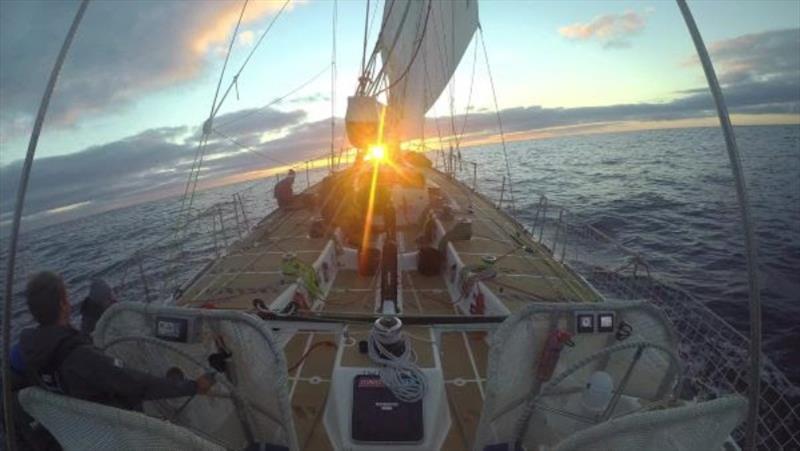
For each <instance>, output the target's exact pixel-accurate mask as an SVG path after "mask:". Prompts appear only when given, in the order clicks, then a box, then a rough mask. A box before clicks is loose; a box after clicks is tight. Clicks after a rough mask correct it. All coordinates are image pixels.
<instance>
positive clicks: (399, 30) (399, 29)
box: [369, 1, 413, 96]
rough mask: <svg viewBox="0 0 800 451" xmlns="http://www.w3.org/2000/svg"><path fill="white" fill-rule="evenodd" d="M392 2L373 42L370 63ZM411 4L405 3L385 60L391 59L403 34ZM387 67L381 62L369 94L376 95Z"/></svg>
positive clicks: (377, 46) (384, 28)
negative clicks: (373, 48) (373, 46)
mask: <svg viewBox="0 0 800 451" xmlns="http://www.w3.org/2000/svg"><path fill="white" fill-rule="evenodd" d="M394 4H395V1H392V4H391V5H390V7H389V8H390V9H389V12H388V13H387V14H386V15H385V16H384V21H383V25H382V26H381V32H380V34H379V35H378V41H377V42H376V43H375V50H373V52H372V57H371V58H370V60H371V61H370V62H371V63H372V64H374V62H375V59H376V57H377V52H378V50H379V47H380V42H381V40H382V39H381V37H382V36H383V32H384V31H385V30H386V20H385V19H386V18H388V17H390V16H391V12H392V10H391V8H392V7H394ZM412 4H413V2H408V3H406V9H405V11H403V18H402V19H400V24H399V25H398V26H397V31H396V32H395V34H394V39H392V45H391V46H390V47H389V48H388V52H387V55H386V59H387V60H389V59H391V57H392V54H393V53H394V49H395V47H396V46H397V42H398V41H399V40H400V35H401V34H403V27H404V26H405V23H406V19H408V13H409V12H410V11H411V5H412ZM387 67H388V65H387V64H383V65H382V66H381V70H380V71H378V75H376V76H375V80H373V82H372V85H371V86H370V87H369V91H370V92H371V95H373V96H374V95H377V94H376V93H375V91H376V90H377V89H378V86H379V84H380V80H381V78H382V77H383V76H384V74H385V73H386V68H387Z"/></svg>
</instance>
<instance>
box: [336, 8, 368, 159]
mask: <svg viewBox="0 0 800 451" xmlns="http://www.w3.org/2000/svg"><path fill="white" fill-rule="evenodd" d="M367 13H369V5H367ZM338 15H339V8H338V0H333V18H332V19H331V29H332V31H333V36H332V37H331V166H330V172H331V173H333V160H334V158H335V156H334V154H335V150H334V147H335V140H336V22H337V20H338V19H339V17H338ZM361 64H362V66H363V64H364V61H363V57H362V62H361ZM362 70H363V67H362Z"/></svg>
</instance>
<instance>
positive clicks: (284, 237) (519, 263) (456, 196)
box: [179, 170, 598, 450]
mask: <svg viewBox="0 0 800 451" xmlns="http://www.w3.org/2000/svg"><path fill="white" fill-rule="evenodd" d="M425 175H426V176H427V178H428V181H429V182H428V183H429V184H433V185H435V186H438V187H439V188H440V189H441V190H442V192H443V193H444V194H445V195H446V196H447V197H448V198H449V201H450V202H451V204H452V206H453V207H454V208H453V210H454V215H453V218H450V220H449V221H446V220H442V221H441V222H442V224H443V226H444V227H445V228H447V227H450V226H452V225H453V224H454V221H455V220H456V219H457V218H462V219H463V218H468V219H470V220H471V221H472V227H473V230H472V231H473V234H472V238H471V239H470V240H465V241H452V242H451V244H452V246H453V248H454V250H455V251H456V252H457V253H458V255H459V257H460V258H461V260H462V261H463V262H464V264H466V265H478V264H480V263H481V261H482V259H483V258H484V257H486V256H494V257H497V258H498V261H497V263H496V264H495V269H496V270H497V276H496V277H495V278H494V279H491V280H487V281H485V284H486V285H487V287H489V288H490V289H491V290H492V291H493V292H494V293H496V295H497V296H498V298H499V299H501V300H502V302H503V304H504V305H505V306H506V307H507V308H508V309H509V310H510V311H515V310H517V309H519V308H520V307H522V306H523V305H524V304H525V303H526V302H529V301H531V300H535V301H542V300H545V301H551V302H592V301H596V300H598V297H597V295H596V294H595V293H594V292H593V291H592V290H591V288H590V287H589V286H588V285H587V284H586V283H585V282H584V281H583V280H582V279H580V278H578V277H577V276H575V275H574V273H573V272H572V271H571V270H569V269H568V268H566V267H564V266H563V265H561V264H559V263H557V262H556V260H555V259H554V258H553V257H552V256H551V254H550V253H549V251H547V250H546V249H544V248H543V247H542V246H540V245H538V244H537V243H535V242H533V241H532V240H531V239H530V238H529V237H528V235H527V234H525V233H524V231H523V229H522V228H521V227H520V226H519V225H518V224H517V223H516V222H515V221H514V220H513V219H511V218H510V217H509V216H507V215H506V214H505V213H504V212H502V211H500V210H498V209H496V208H495V207H494V205H492V204H491V203H490V202H489V201H488V200H487V199H485V198H483V197H481V196H479V195H476V194H474V193H472V192H471V191H470V190H469V189H467V188H466V187H464V186H463V185H461V184H458V183H454V182H453V181H451V179H449V178H447V177H446V176H444V175H443V174H441V173H439V172H436V171H433V170H428V171H426V174H425ZM315 189H316V187H312V188H311V190H312V191H313V190H315ZM398 214H402V213H401V212H399V213H398ZM316 216H317V212H314V211H311V210H308V209H302V210H291V211H283V210H278V211H276V212H273V213H272V214H270V215H269V216H267V217H266V218H265V219H264V220H262V221H261V223H259V224H258V226H256V227H255V228H254V229H253V231H252V232H251V233H250V234H249V235H248V236H247V237H245V238H244V239H242V240H241V241H240V242H238V243H236V244H234V245H233V246H232V247H231V249H230V251H229V252H228V254H227V255H225V256H222V257H220V258H218V259H217V260H216V261H215V262H214V264H213V265H211V266H210V267H208V268H207V269H206V270H205V271H204V272H203V273H202V274H201V275H199V276H198V277H196V278H195V280H194V281H193V282H192V283H191V284H190V285H189V286H188V288H187V289H186V290H185V291H184V293H183V295H182V297H181V299H180V301H179V304H181V305H184V306H194V307H199V306H203V307H214V308H224V309H239V310H252V309H253V299H255V298H259V299H262V300H264V301H265V303H266V304H267V305H269V304H270V302H271V301H272V300H273V299H275V298H276V297H277V296H278V295H279V294H280V293H281V292H282V291H284V290H285V289H286V288H287V287H288V286H289V285H290V284H291V283H292V282H293V281H290V280H287V277H285V276H283V275H282V273H281V261H282V256H283V255H284V254H285V253H287V252H292V253H294V254H296V256H297V258H298V259H299V260H300V261H302V262H304V263H305V264H308V265H311V264H313V262H315V261H316V260H317V259H318V257H319V256H320V255H321V254H322V252H323V251H324V249H325V247H326V245H327V244H328V242H329V239H327V238H310V237H309V236H308V231H309V225H310V223H311V222H312V219H313V218H314V217H316ZM421 230H422V227H421V226H420V225H419V224H414V223H410V224H404V225H402V226H399V227H398V244H399V246H400V247H401V251H403V250H405V251H408V250H410V249H411V248H412V247H413V246H414V243H415V241H416V239H417V237H418V236H419V235H420V234H421ZM402 248H404V249H402ZM379 289H380V275H379V274H378V275H376V276H367V277H365V276H361V275H359V274H358V272H357V271H355V270H353V269H346V268H340V269H339V270H338V271H337V273H336V276H335V279H334V281H333V283H332V285H331V287H330V289H329V290H328V291H327V293H326V295H325V296H324V297H323V299H322V300H320V301H318V302H317V303H316V304H315V306H314V308H313V309H314V310H315V311H317V313H319V314H324V313H333V314H362V315H373V314H375V313H376V312H379V311H380V307H379V305H378V302H377V300H376V299H377V295H376V292H377V290H379ZM399 290H400V291H401V295H400V296H399V298H400V299H401V300H402V306H401V315H400V316H403V315H410V316H422V315H452V316H460V315H464V313H463V311H462V310H460V309H459V308H457V307H456V305H455V304H454V302H453V300H452V299H451V295H450V292H449V291H448V287H447V284H446V282H445V278H444V276H425V275H422V274H420V273H419V272H417V271H416V270H406V271H402V272H401V273H400V281H399ZM345 330H346V334H347V336H348V337H349V338H348V339H346V340H341V336H340V335H339V334H338V333H334V332H333V331H330V332H318V331H316V332H304V331H302V330H301V331H298V332H297V333H295V334H294V335H293V336H292V337H291V338H290V339H289V340H288V342H287V343H286V345H285V347H284V352H285V356H286V362H287V367H288V369H289V384H290V386H289V387H288V388H289V394H290V399H291V403H292V412H293V417H294V423H295V428H296V431H297V436H298V441H299V443H300V446H301V449H308V450H324V449H332V445H331V443H330V441H329V439H328V436H327V434H326V431H325V427H324V425H323V421H322V417H323V415H324V410H325V406H326V402H327V399H328V396H329V389H330V387H331V380H332V375H333V371H334V369H335V367H336V365H337V361H338V362H339V365H341V366H352V367H359V368H375V365H374V364H373V363H372V362H371V361H370V360H369V358H368V357H367V356H366V355H365V354H362V353H360V352H359V346H358V342H359V341H360V340H365V339H366V337H367V334H368V331H369V329H368V327H367V326H366V325H348V326H345ZM406 333H408V334H409V336H410V337H411V338H412V345H413V347H414V350H415V352H416V354H417V363H418V365H419V366H420V367H421V368H426V367H433V366H435V361H436V360H437V359H438V360H439V362H440V365H441V368H442V372H443V377H444V381H445V383H444V387H445V390H446V392H447V393H446V395H447V396H446V398H447V402H448V405H449V409H450V416H451V419H452V423H451V427H450V430H449V432H448V435H447V437H446V439H445V442H444V444H443V446H442V449H444V450H463V449H469V448H471V447H472V442H473V440H474V434H475V431H476V430H477V425H478V421H479V418H480V414H481V409H482V407H483V397H484V384H485V381H486V367H487V357H488V353H489V348H488V344H487V339H486V335H485V332H450V331H441V332H440V333H438V334H437V333H435V332H434V329H433V328H432V327H429V326H407V327H406ZM339 347H342V349H339ZM337 359H338V360H337Z"/></svg>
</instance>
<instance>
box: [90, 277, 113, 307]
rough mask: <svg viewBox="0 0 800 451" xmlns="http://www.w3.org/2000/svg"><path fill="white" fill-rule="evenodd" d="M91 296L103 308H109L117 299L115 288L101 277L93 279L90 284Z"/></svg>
mask: <svg viewBox="0 0 800 451" xmlns="http://www.w3.org/2000/svg"><path fill="white" fill-rule="evenodd" d="M89 298H90V299H91V300H92V301H94V302H95V303H96V304H97V305H98V306H100V307H103V308H108V306H110V305H111V304H113V303H114V302H116V300H117V299H116V296H115V295H114V289H113V288H111V286H110V285H109V284H108V283H106V281H105V280H103V279H100V278H98V279H92V283H91V285H89Z"/></svg>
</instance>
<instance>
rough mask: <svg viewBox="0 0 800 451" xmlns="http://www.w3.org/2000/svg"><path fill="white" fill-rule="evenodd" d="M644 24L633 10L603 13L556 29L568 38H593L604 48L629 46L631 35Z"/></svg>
mask: <svg viewBox="0 0 800 451" xmlns="http://www.w3.org/2000/svg"><path fill="white" fill-rule="evenodd" d="M645 24H646V20H645V18H644V17H643V16H642V15H640V14H638V13H636V12H633V11H628V12H625V13H623V14H604V15H602V16H597V17H595V18H594V19H592V20H591V21H590V22H586V23H581V22H576V23H574V24H572V25H567V26H564V27H561V28H559V29H558V33H559V34H560V35H561V36H563V37H565V38H567V39H570V40H577V41H590V40H595V41H599V42H600V43H602V44H603V47H604V48H624V47H630V45H631V44H630V40H629V39H628V38H630V37H631V36H633V35H635V34H638V33H640V32H641V31H642V30H643V29H644V27H645Z"/></svg>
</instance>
